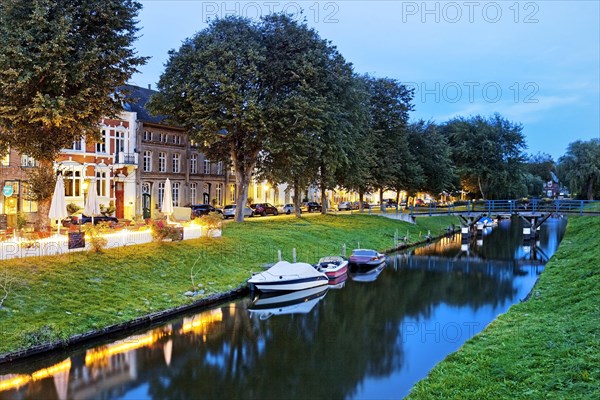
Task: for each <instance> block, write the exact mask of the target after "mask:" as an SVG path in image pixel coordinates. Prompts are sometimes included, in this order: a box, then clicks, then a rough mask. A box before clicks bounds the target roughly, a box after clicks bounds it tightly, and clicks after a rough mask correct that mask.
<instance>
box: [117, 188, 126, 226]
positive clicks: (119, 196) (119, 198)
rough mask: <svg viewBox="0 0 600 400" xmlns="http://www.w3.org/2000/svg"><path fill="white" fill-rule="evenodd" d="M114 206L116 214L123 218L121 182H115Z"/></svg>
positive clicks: (123, 204) (123, 194) (123, 202)
mask: <svg viewBox="0 0 600 400" xmlns="http://www.w3.org/2000/svg"><path fill="white" fill-rule="evenodd" d="M115 199H116V203H115V208H116V216H117V218H119V219H122V218H125V210H124V208H125V201H124V200H125V189H124V184H123V182H116V183H115Z"/></svg>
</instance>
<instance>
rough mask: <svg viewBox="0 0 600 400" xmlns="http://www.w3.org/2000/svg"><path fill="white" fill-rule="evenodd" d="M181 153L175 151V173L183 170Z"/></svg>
mask: <svg viewBox="0 0 600 400" xmlns="http://www.w3.org/2000/svg"><path fill="white" fill-rule="evenodd" d="M180 159H181V157H180V154H179V153H173V173H175V174H178V173H179V172H181V163H180Z"/></svg>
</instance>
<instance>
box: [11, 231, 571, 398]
mask: <svg viewBox="0 0 600 400" xmlns="http://www.w3.org/2000/svg"><path fill="white" fill-rule="evenodd" d="M519 228H520V224H519V223H518V222H516V221H513V224H508V225H507V224H506V223H501V224H499V226H498V227H497V228H495V229H494V230H493V231H492V232H490V233H489V234H487V235H485V236H483V238H477V237H476V238H473V239H474V240H473V241H471V242H468V243H466V244H465V243H463V241H462V240H461V238H460V236H455V237H452V238H445V239H443V240H442V241H440V242H436V243H433V244H431V245H429V246H427V247H423V248H420V249H416V250H414V251H412V252H404V253H398V254H395V255H392V256H390V257H388V260H387V266H386V268H385V269H383V268H382V269H381V270H380V271H379V272H378V274H377V276H376V279H375V280H373V281H372V282H369V283H368V284H365V283H362V282H355V281H353V280H350V279H348V280H346V281H345V282H344V281H342V282H338V283H337V284H340V283H341V284H342V285H344V284H345V287H343V288H341V290H328V288H327V287H325V288H323V289H324V290H323V291H322V292H319V293H316V292H315V293H306V295H304V293H301V294H298V293H296V294H294V295H291V296H288V297H285V298H282V297H280V298H276V297H277V295H276V296H275V298H273V296H271V297H269V296H267V297H258V298H256V299H251V298H244V299H240V300H239V301H235V302H232V303H229V304H226V305H222V306H220V307H216V308H214V309H212V310H208V311H205V312H202V313H198V314H195V315H189V316H186V317H184V318H179V319H176V320H173V321H171V322H170V323H167V324H164V325H162V326H161V327H159V328H156V329H153V330H150V331H147V332H139V333H137V334H135V335H131V336H129V337H125V338H122V339H121V340H119V341H115V342H112V343H105V344H101V345H97V346H92V347H90V348H88V349H79V350H73V351H72V352H71V353H67V354H65V353H59V354H56V355H53V359H52V360H53V361H43V360H41V361H39V362H36V363H34V364H32V363H28V364H27V365H22V366H12V367H4V369H3V370H0V398H7V399H25V398H58V399H67V398H75V399H80V398H81V399H85V398H102V399H109V398H129V399H140V398H155V399H171V398H172V399H181V398H257V399H259V398H260V399H262V398H382V397H386V398H401V397H403V396H405V395H406V394H407V393H408V391H409V390H410V388H411V387H412V385H414V383H416V381H418V380H419V379H421V378H423V377H424V376H425V375H426V374H427V372H428V371H429V370H430V369H431V368H432V367H433V366H434V365H435V364H436V363H437V362H439V361H440V360H442V359H443V358H444V357H445V356H446V355H447V354H449V353H450V352H452V351H455V350H456V349H457V348H458V347H460V345H461V344H462V343H463V342H464V341H465V340H467V339H468V338H469V337H471V336H472V335H474V334H475V333H477V332H479V331H481V330H482V329H483V328H484V327H485V326H486V325H487V324H488V323H489V322H491V321H492V320H493V319H494V318H495V317H496V316H497V315H498V314H500V313H502V312H505V311H506V310H507V309H508V307H510V305H512V304H514V303H515V302H518V301H519V300H521V299H523V298H524V297H525V296H526V295H527V293H528V292H529V291H530V289H531V287H532V285H533V283H534V282H535V280H536V278H537V276H538V274H539V273H541V271H542V270H543V263H544V261H545V260H546V259H547V257H549V256H551V255H552V254H553V253H554V251H555V250H556V248H557V247H558V243H559V242H560V239H561V236H562V230H563V229H564V221H559V220H552V221H549V222H548V223H547V224H545V225H544V227H543V228H542V231H541V234H540V238H539V241H538V242H539V243H538V242H534V243H526V244H527V245H528V246H529V249H528V248H527V246H525V245H524V243H523V240H522V235H521V233H522V231H521V230H520V229H519ZM477 240H482V242H481V243H479V244H478V243H477V242H476V241H477ZM465 245H466V249H465V247H464V246H465ZM279 296H281V295H279ZM286 307H291V308H286ZM273 309H277V310H279V309H282V311H281V312H276V311H275V310H273ZM265 310H267V311H265ZM267 313H270V314H267ZM265 315H268V317H266V318H265V317H264V316H265Z"/></svg>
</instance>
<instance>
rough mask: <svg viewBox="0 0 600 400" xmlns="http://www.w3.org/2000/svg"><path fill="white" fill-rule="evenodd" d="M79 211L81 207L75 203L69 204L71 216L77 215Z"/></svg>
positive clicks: (68, 210)
mask: <svg viewBox="0 0 600 400" xmlns="http://www.w3.org/2000/svg"><path fill="white" fill-rule="evenodd" d="M77 211H79V206H78V205H77V204H75V203H69V204H67V212H68V213H69V214H70V215H73V214H75V213H77Z"/></svg>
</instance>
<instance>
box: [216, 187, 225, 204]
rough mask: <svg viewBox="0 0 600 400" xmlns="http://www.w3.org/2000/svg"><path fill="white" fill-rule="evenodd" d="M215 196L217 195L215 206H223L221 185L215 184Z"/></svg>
mask: <svg viewBox="0 0 600 400" xmlns="http://www.w3.org/2000/svg"><path fill="white" fill-rule="evenodd" d="M215 194H216V195H217V204H221V205H222V204H223V184H222V183H217V187H216V188H215Z"/></svg>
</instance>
